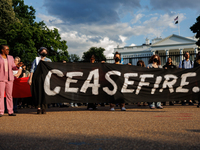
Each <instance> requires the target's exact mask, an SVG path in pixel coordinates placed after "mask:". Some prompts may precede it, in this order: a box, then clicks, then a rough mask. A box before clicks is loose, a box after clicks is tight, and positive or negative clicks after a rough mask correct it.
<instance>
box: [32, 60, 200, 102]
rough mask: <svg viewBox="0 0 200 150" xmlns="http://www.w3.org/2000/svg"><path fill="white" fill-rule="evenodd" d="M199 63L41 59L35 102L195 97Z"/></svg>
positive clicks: (199, 82) (34, 87)
mask: <svg viewBox="0 0 200 150" xmlns="http://www.w3.org/2000/svg"><path fill="white" fill-rule="evenodd" d="M199 76H200V67H197V68H193V69H148V68H143V67H137V66H130V65H116V64H107V63H105V64H101V63H98V64H91V63H51V62H43V61H41V62H40V63H39V65H38V67H37V70H36V71H35V73H34V76H33V83H32V95H33V97H34V99H35V101H36V103H60V102H76V103H77V102H80V103H100V102H108V103H109V102H112V103H115V102H116V103H119V102H126V103H133V102H158V101H172V100H176V101H177V100H197V99H198V95H199V91H200V78H199Z"/></svg>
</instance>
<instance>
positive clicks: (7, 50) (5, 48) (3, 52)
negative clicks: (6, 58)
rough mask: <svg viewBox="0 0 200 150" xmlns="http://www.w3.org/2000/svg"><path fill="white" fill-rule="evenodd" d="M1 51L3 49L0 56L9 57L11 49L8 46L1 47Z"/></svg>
mask: <svg viewBox="0 0 200 150" xmlns="http://www.w3.org/2000/svg"><path fill="white" fill-rule="evenodd" d="M0 49H1V51H0V54H5V55H9V50H10V49H9V47H8V45H1V46H0Z"/></svg>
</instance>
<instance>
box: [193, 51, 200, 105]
mask: <svg viewBox="0 0 200 150" xmlns="http://www.w3.org/2000/svg"><path fill="white" fill-rule="evenodd" d="M199 66H200V52H198V54H197V55H196V60H195V61H194V68H195V67H199ZM198 101H199V103H198V105H197V107H198V108H199V107H200V95H199V96H198Z"/></svg>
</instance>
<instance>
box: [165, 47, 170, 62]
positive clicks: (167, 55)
mask: <svg viewBox="0 0 200 150" xmlns="http://www.w3.org/2000/svg"><path fill="white" fill-rule="evenodd" d="M165 53H166V62H167V58H168V57H169V50H168V49H167V50H165Z"/></svg>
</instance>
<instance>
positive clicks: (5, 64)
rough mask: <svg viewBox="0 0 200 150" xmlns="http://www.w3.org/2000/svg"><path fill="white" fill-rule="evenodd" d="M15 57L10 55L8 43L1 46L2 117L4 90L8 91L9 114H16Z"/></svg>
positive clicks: (0, 94)
mask: <svg viewBox="0 0 200 150" xmlns="http://www.w3.org/2000/svg"><path fill="white" fill-rule="evenodd" d="M15 67H16V65H15V63H14V59H13V57H12V56H10V55H9V47H8V46H7V45H1V46H0V117H2V116H3V114H4V92H5V93H6V104H7V109H8V115H9V116H16V114H14V113H13V98H12V90H13V81H14V76H13V73H12V69H13V68H15Z"/></svg>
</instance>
